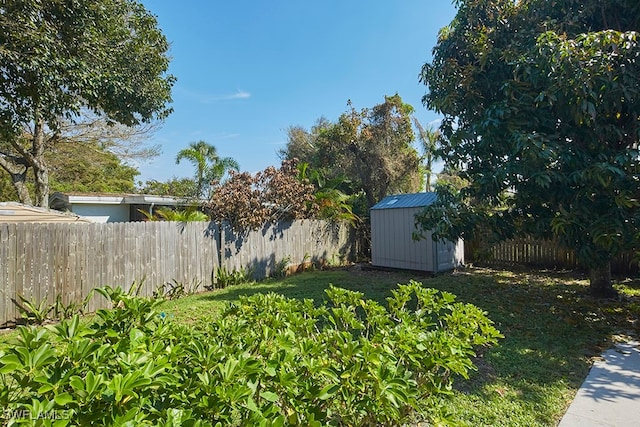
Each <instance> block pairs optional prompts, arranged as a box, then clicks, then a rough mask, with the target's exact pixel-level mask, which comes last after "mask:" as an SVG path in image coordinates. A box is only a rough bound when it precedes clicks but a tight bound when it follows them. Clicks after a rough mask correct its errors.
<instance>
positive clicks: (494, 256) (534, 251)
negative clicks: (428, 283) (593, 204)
mask: <svg viewBox="0 0 640 427" xmlns="http://www.w3.org/2000/svg"><path fill="white" fill-rule="evenodd" d="M634 259H635V256H634V254H633V253H631V252H629V253H624V254H622V255H620V256H618V257H617V258H615V259H614V260H612V261H611V271H612V272H613V273H618V274H637V273H638V271H640V269H639V268H638V262H637V261H635V260H634ZM465 260H467V261H470V262H475V263H480V264H522V265H529V266H532V267H542V268H552V269H575V268H579V267H580V265H579V264H578V260H577V259H576V256H575V253H574V252H573V251H572V250H570V249H566V248H564V247H562V246H561V245H559V244H557V243H556V242H553V241H548V240H535V239H532V238H521V239H512V240H507V241H504V242H500V243H496V244H493V245H489V244H486V243H484V242H478V241H474V242H469V243H467V244H466V245H465Z"/></svg>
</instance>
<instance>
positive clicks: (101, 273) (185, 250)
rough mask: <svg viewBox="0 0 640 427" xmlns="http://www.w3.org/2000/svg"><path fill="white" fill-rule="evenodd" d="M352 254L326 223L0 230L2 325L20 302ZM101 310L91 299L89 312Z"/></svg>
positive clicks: (346, 231) (347, 233) (206, 279)
mask: <svg viewBox="0 0 640 427" xmlns="http://www.w3.org/2000/svg"><path fill="white" fill-rule="evenodd" d="M355 248H356V239H355V235H354V232H353V230H352V229H351V227H349V226H348V225H347V224H335V223H330V222H326V221H311V220H305V221H296V222H289V223H284V222H283V223H277V224H268V225H266V226H265V227H264V228H262V229H261V230H255V231H250V232H246V233H234V231H233V230H232V229H231V228H230V227H228V226H227V225H221V226H220V225H218V224H216V223H202V222H191V223H177V222H131V223H111V224H59V223H51V224H32V223H29V224H9V223H0V292H1V294H0V325H1V324H7V323H10V322H13V321H15V320H16V319H18V318H19V317H20V313H19V311H18V310H17V307H16V306H15V304H14V303H13V301H12V300H14V299H17V298H18V295H23V296H24V297H26V298H28V299H29V300H31V301H34V302H40V301H42V300H47V301H48V303H49V304H53V303H54V302H55V300H56V297H57V296H58V295H61V298H62V302H63V303H65V304H68V303H70V302H72V301H80V300H82V299H83V298H84V297H85V296H86V295H88V293H89V292H90V291H91V289H93V288H95V287H100V286H104V285H110V286H122V287H123V288H125V289H128V288H129V287H130V286H131V285H132V284H133V283H134V282H136V283H142V285H141V288H140V294H141V295H145V296H150V295H151V294H152V293H153V292H154V291H155V290H156V289H158V287H159V286H162V285H164V284H165V283H167V282H172V281H176V282H179V283H183V284H185V285H188V286H193V287H196V286H197V287H198V288H199V289H204V287H205V286H210V285H212V284H213V282H214V281H215V274H216V271H218V268H219V267H222V268H224V269H226V270H227V271H229V272H231V271H233V270H239V269H247V270H250V271H252V272H253V273H254V276H255V278H256V279H260V278H263V277H266V276H270V275H272V274H273V273H274V272H276V270H277V269H281V268H283V267H286V266H287V265H288V266H290V267H291V266H295V265H297V264H302V263H310V262H313V263H319V264H324V263H335V264H339V263H345V262H349V261H352V260H353V259H354V256H355ZM104 305H105V301H104V300H103V299H101V298H99V297H97V296H96V297H94V298H93V300H92V302H91V303H90V304H89V306H88V310H90V311H94V310H96V309H98V308H101V307H103V306H104Z"/></svg>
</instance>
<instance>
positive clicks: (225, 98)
mask: <svg viewBox="0 0 640 427" xmlns="http://www.w3.org/2000/svg"><path fill="white" fill-rule="evenodd" d="M247 98H251V94H250V93H249V92H246V91H244V90H240V89H238V91H237V92H236V93H232V94H229V95H220V96H213V97H210V98H205V99H204V100H203V102H204V103H205V104H209V103H212V102H219V101H231V100H233V99H247Z"/></svg>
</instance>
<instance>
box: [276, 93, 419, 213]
mask: <svg viewBox="0 0 640 427" xmlns="http://www.w3.org/2000/svg"><path fill="white" fill-rule="evenodd" d="M347 106H348V108H347V111H346V112H344V113H343V114H341V115H340V117H339V118H338V120H337V121H336V122H335V123H332V122H330V121H328V120H327V119H325V118H321V119H319V120H318V122H317V123H316V125H315V126H314V127H312V129H311V131H306V130H305V129H303V128H301V127H291V128H289V129H288V142H287V146H286V148H285V149H284V150H282V151H281V153H280V154H281V156H282V157H283V158H285V159H294V158H297V159H299V160H300V161H301V162H304V163H308V164H309V165H310V167H311V168H312V169H313V170H318V171H321V172H322V174H323V175H325V176H326V177H327V178H328V179H334V178H337V177H344V178H346V180H345V182H348V183H349V185H350V186H351V190H350V191H351V194H355V193H359V192H362V194H363V195H364V197H365V199H366V205H367V206H366V208H365V210H366V209H368V208H369V207H371V206H373V205H374V204H375V203H377V202H378V201H379V200H380V199H382V198H383V197H384V196H386V195H388V194H390V193H405V192H413V191H418V190H419V189H420V186H421V180H422V179H421V174H420V170H419V164H420V158H419V156H418V152H417V151H416V149H415V148H414V147H413V142H414V140H415V136H414V134H413V129H412V126H411V114H412V112H413V107H411V106H410V105H409V104H406V103H404V102H403V101H402V98H401V97H400V96H399V95H397V94H396V95H393V96H385V100H384V102H383V103H381V104H378V105H375V106H374V107H372V108H370V109H369V108H364V109H362V110H360V111H358V110H356V109H355V108H354V107H353V105H352V104H351V101H349V102H348V104H347Z"/></svg>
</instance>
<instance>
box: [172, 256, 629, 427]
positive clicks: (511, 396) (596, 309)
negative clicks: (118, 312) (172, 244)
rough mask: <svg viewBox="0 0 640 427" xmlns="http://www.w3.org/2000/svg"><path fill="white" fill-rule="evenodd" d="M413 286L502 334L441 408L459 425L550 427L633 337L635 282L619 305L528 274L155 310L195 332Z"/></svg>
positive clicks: (345, 275) (269, 288)
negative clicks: (265, 304)
mask: <svg viewBox="0 0 640 427" xmlns="http://www.w3.org/2000/svg"><path fill="white" fill-rule="evenodd" d="M410 279H414V280H417V281H421V282H423V283H424V284H425V285H426V286H428V287H432V288H436V289H440V290H446V291H449V292H452V293H454V294H456V295H457V296H458V299H459V300H460V301H462V302H470V303H472V304H475V305H477V306H479V307H480V308H482V309H483V310H485V311H486V312H488V314H489V317H490V318H491V319H492V320H493V321H494V322H495V324H496V326H497V328H498V329H499V330H500V331H501V332H502V333H503V335H504V338H503V339H501V340H500V342H499V344H498V345H497V346H495V347H493V348H490V349H488V350H486V351H482V352H481V354H479V355H478V357H477V358H476V360H475V362H476V365H477V366H478V371H477V372H475V373H474V374H473V375H472V376H471V378H470V379H468V380H465V379H463V378H459V379H456V382H455V386H454V392H453V394H452V395H451V396H450V398H448V399H446V400H445V401H444V402H443V404H444V405H445V407H446V408H447V409H448V411H449V412H451V413H452V414H453V415H454V418H455V419H457V420H459V422H460V424H462V425H470V426H483V425H485V426H550V425H556V424H557V422H558V421H559V419H560V418H561V417H562V415H563V414H564V411H565V410H566V408H567V406H568V405H569V403H570V402H571V399H572V398H573V396H574V394H575V392H576V390H577V389H578V387H579V386H580V384H581V383H582V381H583V380H584V378H585V377H586V375H587V372H588V370H589V367H590V366H591V363H592V361H593V358H594V357H597V356H598V355H599V354H600V353H601V352H602V351H603V350H604V349H606V348H608V347H609V346H610V345H611V344H612V342H613V340H615V339H617V338H619V337H621V336H623V335H625V334H634V335H638V332H639V327H640V325H638V321H637V319H638V318H639V317H640V292H639V289H640V281H632V280H624V281H621V282H619V284H618V285H616V286H617V287H618V289H619V290H620V291H621V292H622V294H623V298H622V299H621V300H620V301H598V300H594V299H593V298H591V297H589V296H588V295H587V287H588V282H587V280H585V279H582V278H579V277H577V276H576V275H574V274H571V273H557V272H533V271H528V270H490V269H478V268H469V269H466V270H464V271H461V272H456V273H453V274H445V275H441V276H438V277H430V276H427V275H420V274H415V273H413V274H412V273H390V272H382V271H366V270H364V271H363V270H359V269H354V268H352V269H344V270H332V271H312V272H305V273H302V274H299V275H295V276H290V277H288V278H285V279H281V280H269V281H265V282H260V283H253V284H244V285H240V286H234V287H231V288H227V289H223V290H217V291H214V292H208V293H203V294H198V295H192V296H189V297H185V298H181V299H179V300H174V301H169V302H167V303H165V304H164V305H163V306H162V310H164V312H165V313H166V314H167V315H168V316H169V317H171V318H173V319H174V320H175V321H177V322H184V323H188V324H197V323H198V322H203V321H204V322H206V321H207V319H208V318H211V316H216V315H217V313H218V312H219V310H220V308H221V307H222V305H223V304H224V303H226V302H229V301H235V300H237V298H238V297H239V296H240V295H251V294H254V293H258V292H276V293H280V294H283V295H285V296H287V297H290V298H311V299H314V300H315V301H318V302H320V301H322V300H323V299H324V289H325V288H326V287H327V286H328V285H329V284H333V285H335V286H340V287H344V288H347V289H351V290H357V291H360V292H363V293H364V294H365V297H366V298H369V299H374V300H377V301H381V302H384V300H385V298H386V297H387V296H389V295H390V290H391V289H393V288H394V287H395V286H396V285H397V284H398V283H406V282H408V281H409V280H410Z"/></svg>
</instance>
